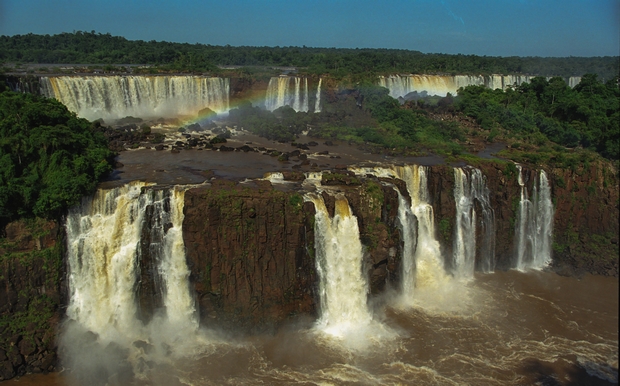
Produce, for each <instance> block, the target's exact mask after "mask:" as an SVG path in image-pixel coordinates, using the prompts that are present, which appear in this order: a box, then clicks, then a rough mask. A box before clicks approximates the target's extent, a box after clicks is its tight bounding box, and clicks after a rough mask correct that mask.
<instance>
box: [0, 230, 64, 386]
mask: <svg viewBox="0 0 620 386" xmlns="http://www.w3.org/2000/svg"><path fill="white" fill-rule="evenodd" d="M5 232H6V237H5V238H3V239H0V259H1V262H2V267H1V270H2V271H1V273H0V380H7V379H11V378H13V377H14V376H17V375H23V374H26V373H32V372H35V373H41V372H48V371H53V370H54V369H55V366H56V349H57V346H56V330H57V326H58V323H59V321H60V319H61V311H60V305H61V304H65V303H66V302H65V301H64V298H63V284H64V277H65V274H64V265H63V258H62V254H63V247H62V235H61V234H60V233H59V227H58V225H57V224H56V223H54V222H45V221H42V220H40V221H29V222H24V221H18V222H14V223H10V224H8V225H7V227H6V229H5Z"/></svg>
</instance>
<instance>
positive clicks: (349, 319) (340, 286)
mask: <svg viewBox="0 0 620 386" xmlns="http://www.w3.org/2000/svg"><path fill="white" fill-rule="evenodd" d="M306 199H307V200H309V201H311V202H312V203H314V206H315V209H316V215H315V226H314V229H315V230H314V232H315V233H314V234H315V236H314V237H315V250H316V259H317V271H318V274H319V280H320V283H319V290H320V299H321V316H320V319H319V321H318V322H317V325H318V327H319V329H320V330H322V331H325V332H327V333H328V334H330V335H333V336H337V337H342V336H344V335H346V334H347V333H349V332H351V331H352V330H354V329H358V328H360V327H362V328H363V327H365V326H368V325H369V324H370V322H371V321H372V316H371V314H370V311H369V310H368V306H367V304H366V301H367V295H368V284H367V282H366V278H365V276H364V275H363V272H362V268H363V267H362V255H363V249H362V243H361V241H360V237H359V229H358V225H357V218H356V217H355V216H353V215H352V214H351V208H350V207H349V203H348V202H347V200H346V198H345V197H344V196H342V195H338V196H336V206H335V213H334V217H333V218H330V217H329V213H328V211H327V208H326V207H325V203H324V202H323V197H322V196H321V195H317V194H309V195H307V196H306Z"/></svg>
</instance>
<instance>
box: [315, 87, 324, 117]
mask: <svg viewBox="0 0 620 386" xmlns="http://www.w3.org/2000/svg"><path fill="white" fill-rule="evenodd" d="M322 82H323V78H320V79H319V85H318V86H317V88H316V99H315V101H314V112H315V113H320V112H321V83H322Z"/></svg>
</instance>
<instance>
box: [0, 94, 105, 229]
mask: <svg viewBox="0 0 620 386" xmlns="http://www.w3.org/2000/svg"><path fill="white" fill-rule="evenodd" d="M2 86H3V85H2V84H0V230H1V229H3V228H4V224H6V223H7V222H8V221H11V220H14V219H16V218H20V217H21V218H23V217H26V218H28V217H34V216H37V217H43V218H50V219H58V218H59V216H61V215H62V214H64V213H65V211H66V209H67V208H68V207H69V206H71V205H75V204H77V203H79V202H80V200H81V198H82V196H84V195H88V194H91V193H92V192H93V191H94V190H95V188H96V186H97V183H98V182H99V181H100V179H102V178H103V177H104V176H106V175H107V173H108V172H109V171H110V170H111V163H112V162H113V153H112V152H111V151H110V150H108V146H107V140H106V139H105V137H104V136H103V134H102V132H101V130H100V129H99V127H98V126H97V125H93V124H91V123H90V122H89V121H87V120H85V119H82V118H78V117H77V116H76V115H75V114H74V113H71V112H69V111H68V110H67V108H66V107H65V106H64V105H63V104H61V103H60V102H58V101H56V100H55V99H48V98H44V97H41V96H37V95H33V94H23V93H15V92H11V91H7V90H6V89H3V88H2Z"/></svg>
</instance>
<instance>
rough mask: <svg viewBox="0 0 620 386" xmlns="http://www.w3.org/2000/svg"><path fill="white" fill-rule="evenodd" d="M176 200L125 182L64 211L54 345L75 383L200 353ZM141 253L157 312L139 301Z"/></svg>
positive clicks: (177, 194)
mask: <svg viewBox="0 0 620 386" xmlns="http://www.w3.org/2000/svg"><path fill="white" fill-rule="evenodd" d="M183 196H184V191H183V190H179V189H171V190H155V189H148V188H147V187H146V186H145V185H144V184H143V183H132V184H129V185H126V186H124V187H121V188H117V189H112V190H100V191H98V192H97V194H96V195H95V197H94V198H92V199H90V200H85V201H84V202H83V203H82V205H81V206H78V207H76V208H73V209H72V210H71V211H70V213H69V215H68V217H67V223H66V230H67V249H68V251H67V256H68V285H69V294H70V296H69V305H68V307H67V319H68V321H67V322H66V323H65V326H64V330H63V332H62V334H61V339H60V340H61V348H62V351H63V352H64V354H65V355H64V365H65V366H67V367H68V368H69V369H72V370H74V374H75V375H76V377H77V378H78V379H79V380H80V383H83V382H88V383H92V382H96V381H97V380H96V379H93V377H96V376H98V375H107V376H112V375H114V374H117V376H121V377H122V374H123V371H124V372H126V373H133V374H134V375H136V376H137V377H138V378H148V376H149V374H150V372H151V370H152V367H153V366H154V364H155V363H169V362H170V361H172V360H175V359H177V358H179V356H185V355H187V354H188V353H189V352H190V351H192V350H199V351H200V350H201V348H200V347H198V346H196V343H197V338H198V336H199V334H198V321H197V318H196V310H195V306H194V299H193V297H192V295H191V293H190V291H189V281H188V277H189V269H188V268H187V264H186V261H185V250H184V244H183V237H182V222H183ZM147 224H148V225H147ZM145 237H147V238H148V240H149V242H148V243H146V244H145V243H143V242H142V240H143V239H144V238H145ZM147 254H148V255H150V257H151V259H152V261H154V264H155V266H154V267H153V269H152V270H151V274H152V275H153V278H154V280H153V282H154V286H155V291H154V292H155V294H158V295H160V296H161V304H160V307H158V308H159V309H157V308H156V309H151V310H147V309H142V307H141V306H140V305H139V304H138V299H137V290H136V288H137V287H138V286H139V283H140V281H141V280H143V279H144V278H143V277H142V276H141V272H140V268H141V257H142V256H145V255H147ZM148 315H152V317H151V318H148ZM145 319H149V320H148V321H147V320H145ZM121 363H122V364H121ZM119 374H120V375H119Z"/></svg>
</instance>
